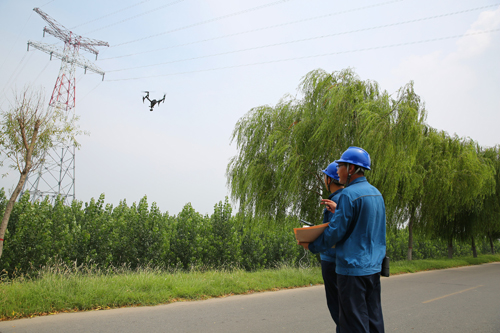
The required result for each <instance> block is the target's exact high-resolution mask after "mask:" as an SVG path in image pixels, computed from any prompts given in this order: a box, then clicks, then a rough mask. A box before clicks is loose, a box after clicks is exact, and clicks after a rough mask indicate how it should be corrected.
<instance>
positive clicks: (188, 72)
mask: <svg viewBox="0 0 500 333" xmlns="http://www.w3.org/2000/svg"><path fill="white" fill-rule="evenodd" d="M498 31H500V28H497V29H490V30H483V31H478V32H471V33H465V34H462V35H454V36H447V37H438V38H431V39H425V40H420V41H413V42H405V43H397V44H389V45H383V46H373V47H367V48H361V49H353V50H347V51H337V52H330V53H323V54H316V55H309V56H303V57H295V58H288V59H278V60H270V61H263V62H256V63H252V64H243V65H234V66H224V67H216V68H209V69H202V70H195V71H187V72H178V73H170V74H161V75H150V76H142V77H135V78H127V79H114V80H107V81H108V82H114V81H129V80H139V79H147V78H154V77H164V76H173V75H182V74H192V73H202V72H210V71H216V70H222V69H231V68H239V67H250V66H257V65H265V64H274V63H279V62H286V61H295V60H303V59H310V58H319V57H326V56H332V55H339V54H346V53H356V52H364V51H373V50H381V49H388V48H395V47H401V46H408V45H415V44H424V43H430V42H436V41H441V40H447V39H456V38H461V37H466V36H473V35H480V34H486V33H493V32H498Z"/></svg>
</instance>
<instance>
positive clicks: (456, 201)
mask: <svg viewBox="0 0 500 333" xmlns="http://www.w3.org/2000/svg"><path fill="white" fill-rule="evenodd" d="M435 134H436V135H433V136H432V138H433V139H434V140H433V142H429V145H430V148H431V151H430V152H429V154H430V155H429V157H430V158H429V160H428V162H427V164H426V170H427V174H426V177H425V182H424V195H423V201H422V206H421V210H422V211H421V213H422V219H423V222H425V223H424V224H425V226H424V227H425V231H426V233H427V234H429V235H433V236H434V237H439V238H441V239H443V240H446V241H447V243H448V256H449V257H452V255H453V240H465V239H467V238H468V237H470V236H471V235H472V232H473V226H472V223H473V220H472V219H471V218H469V215H470V214H472V213H473V212H474V209H477V207H478V205H480V204H481V202H482V200H483V199H484V198H485V197H486V196H487V195H489V194H491V193H492V191H493V184H494V179H493V176H494V171H493V168H492V167H491V165H490V164H489V163H487V162H486V161H485V160H484V159H482V158H481V157H480V156H479V155H478V153H477V151H476V145H475V143H474V142H473V141H471V140H469V139H463V138H459V137H457V136H453V137H452V136H449V135H448V134H446V133H445V132H436V133H435Z"/></svg>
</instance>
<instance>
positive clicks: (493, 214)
mask: <svg viewBox="0 0 500 333" xmlns="http://www.w3.org/2000/svg"><path fill="white" fill-rule="evenodd" d="M482 154H483V156H484V158H485V159H486V160H487V161H489V163H490V164H491V165H492V167H493V169H494V171H495V183H494V186H495V187H494V192H492V193H491V194H490V195H488V196H487V197H486V198H485V199H484V203H483V206H482V209H481V211H480V212H479V213H478V217H477V219H478V221H479V223H478V226H479V228H480V230H481V232H482V234H483V235H486V237H487V238H488V241H489V243H490V248H491V253H492V254H494V253H495V247H494V241H495V240H496V239H499V238H500V146H495V147H491V148H487V149H484V150H483V151H482Z"/></svg>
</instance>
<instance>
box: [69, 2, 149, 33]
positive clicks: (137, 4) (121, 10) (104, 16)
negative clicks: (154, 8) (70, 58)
mask: <svg viewBox="0 0 500 333" xmlns="http://www.w3.org/2000/svg"><path fill="white" fill-rule="evenodd" d="M148 1H151V0H142V1H140V2H137V3H135V4H133V5H130V6H127V7H125V8H122V9H119V10H117V11H115V12H112V13H109V14H106V15H103V16H101V17H98V18H96V19H93V20H91V21H87V22H85V23H81V24H79V25H75V26H74V27H72V28H70V29H71V30H73V29H75V28H78V27H81V26H83V25H87V24H90V23H92V22H95V21H99V20H102V19H103V18H106V17H109V16H111V15H115V14H118V13H120V12H123V11H125V10H127V9H130V8H133V7H135V6H139V5H142V4H143V3H145V2H148Z"/></svg>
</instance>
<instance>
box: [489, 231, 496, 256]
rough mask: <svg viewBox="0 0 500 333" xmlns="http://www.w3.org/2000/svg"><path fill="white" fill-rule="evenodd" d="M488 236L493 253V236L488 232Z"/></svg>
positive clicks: (492, 252) (493, 252)
mask: <svg viewBox="0 0 500 333" xmlns="http://www.w3.org/2000/svg"><path fill="white" fill-rule="evenodd" d="M488 238H489V239H490V248H491V254H495V247H494V246H493V237H491V234H490V233H488Z"/></svg>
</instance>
